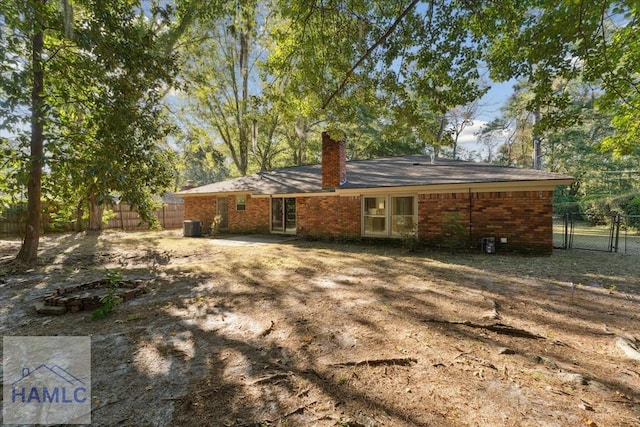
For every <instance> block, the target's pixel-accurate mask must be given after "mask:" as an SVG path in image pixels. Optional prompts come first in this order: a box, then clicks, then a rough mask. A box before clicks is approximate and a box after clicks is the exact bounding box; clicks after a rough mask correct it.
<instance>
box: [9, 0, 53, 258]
mask: <svg viewBox="0 0 640 427" xmlns="http://www.w3.org/2000/svg"><path fill="white" fill-rule="evenodd" d="M45 2H46V1H45V0H42V1H41V2H39V3H36V4H35V5H34V18H35V19H34V20H33V36H32V40H31V41H32V48H31V66H32V68H33V87H32V88H31V140H30V146H31V155H30V157H29V180H28V183H27V223H26V232H25V235H24V240H23V241H22V247H21V248H20V252H18V255H17V256H16V260H17V261H20V262H23V263H27V264H32V263H34V262H35V261H36V260H37V258H38V244H39V242H40V221H41V219H42V201H41V200H40V196H41V192H42V163H43V154H44V131H43V119H44V117H43V116H44V108H43V107H44V99H43V97H42V91H43V88H44V70H43V67H42V51H43V50H44V30H43V22H42V15H41V12H40V10H41V9H40V8H41V7H43V6H44V4H45Z"/></svg>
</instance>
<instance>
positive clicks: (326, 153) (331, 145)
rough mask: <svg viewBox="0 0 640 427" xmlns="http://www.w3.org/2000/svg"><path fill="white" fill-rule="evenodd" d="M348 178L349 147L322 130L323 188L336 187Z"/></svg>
mask: <svg viewBox="0 0 640 427" xmlns="http://www.w3.org/2000/svg"><path fill="white" fill-rule="evenodd" d="M346 180H347V149H346V145H345V142H344V141H335V140H333V139H331V138H330V137H329V134H328V133H327V132H322V188H336V187H339V186H340V184H342V183H343V182H345V181H346Z"/></svg>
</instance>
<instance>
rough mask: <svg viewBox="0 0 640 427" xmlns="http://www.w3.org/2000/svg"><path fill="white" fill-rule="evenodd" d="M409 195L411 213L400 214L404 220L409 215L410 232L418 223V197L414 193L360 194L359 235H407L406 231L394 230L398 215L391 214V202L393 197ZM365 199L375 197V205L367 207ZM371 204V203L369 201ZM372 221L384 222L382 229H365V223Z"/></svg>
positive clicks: (399, 236) (395, 236) (398, 236)
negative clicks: (360, 227)
mask: <svg viewBox="0 0 640 427" xmlns="http://www.w3.org/2000/svg"><path fill="white" fill-rule="evenodd" d="M403 197H411V198H412V199H413V203H412V209H413V213H412V215H402V216H403V217H405V218H404V220H406V219H407V218H406V217H409V216H410V217H411V221H412V222H411V227H412V230H411V232H417V229H415V228H416V225H417V223H418V197H417V195H415V194H371V195H362V196H361V197H360V198H361V209H360V212H361V215H360V216H361V220H362V221H361V222H362V230H361V235H362V236H363V237H388V238H402V237H405V236H406V235H407V232H406V231H394V230H393V224H394V221H397V220H398V218H397V217H398V216H400V215H394V214H393V202H394V199H397V198H403ZM367 199H369V200H370V199H375V203H374V204H375V207H371V206H370V207H369V208H367ZM369 205H371V203H369ZM374 221H377V222H380V221H383V222H384V230H383V231H379V232H375V231H374V232H372V231H368V230H367V223H369V222H370V223H373V222H374Z"/></svg>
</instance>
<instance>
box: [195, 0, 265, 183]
mask: <svg viewBox="0 0 640 427" xmlns="http://www.w3.org/2000/svg"><path fill="white" fill-rule="evenodd" d="M258 14H259V10H258V2H257V0H251V1H246V2H234V3H233V4H229V5H228V6H227V9H226V13H225V14H224V15H223V16H220V17H207V18H206V19H200V20H198V21H197V24H196V25H194V26H193V28H192V29H191V33H190V34H189V37H190V38H191V39H192V40H194V42H193V43H190V44H189V45H188V46H187V49H188V53H187V60H186V63H185V69H184V79H185V81H186V82H187V87H186V96H187V100H186V104H187V107H188V111H189V113H188V114H189V115H190V116H192V117H193V120H195V122H196V123H197V126H202V127H211V128H212V131H213V132H212V133H213V135H215V136H217V137H218V138H220V139H221V140H222V142H223V144H224V146H225V147H226V150H227V152H228V153H229V156H230V157H231V159H232V160H233V163H234V165H235V167H236V169H237V171H238V173H239V174H241V175H246V174H247V172H248V170H249V161H250V152H251V149H252V135H253V130H254V126H253V124H254V119H257V117H256V105H255V98H254V97H259V96H260V93H261V90H262V88H261V84H260V82H259V81H258V80H257V74H256V73H257V69H256V67H257V65H256V63H257V61H258V59H259V56H260V51H261V45H260V43H261V42H260V38H261V37H263V36H264V35H265V34H266V33H265V32H264V27H263V26H261V25H259V24H258V22H257V19H258V18H260V19H261V20H262V23H264V24H265V25H266V22H267V21H268V19H267V17H264V16H260V17H259V16H258ZM202 52H207V55H202ZM212 143H213V141H212Z"/></svg>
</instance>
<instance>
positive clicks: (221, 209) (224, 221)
mask: <svg viewBox="0 0 640 427" xmlns="http://www.w3.org/2000/svg"><path fill="white" fill-rule="evenodd" d="M216 211H217V214H218V216H220V222H219V223H218V230H227V229H228V228H229V208H228V205H227V198H226V197H218V200H217V201H216Z"/></svg>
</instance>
